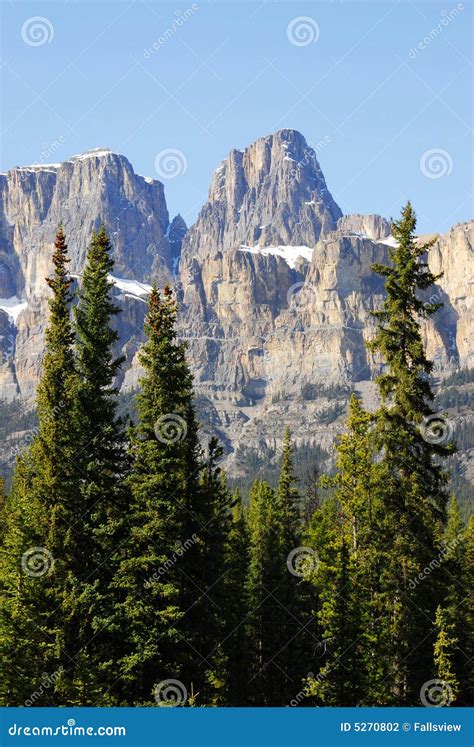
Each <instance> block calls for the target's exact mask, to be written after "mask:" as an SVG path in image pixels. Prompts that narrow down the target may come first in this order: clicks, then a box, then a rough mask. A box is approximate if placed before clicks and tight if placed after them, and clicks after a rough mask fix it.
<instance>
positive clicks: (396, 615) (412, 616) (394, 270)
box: [370, 203, 452, 705]
mask: <svg viewBox="0 0 474 747" xmlns="http://www.w3.org/2000/svg"><path fill="white" fill-rule="evenodd" d="M415 227H416V217H415V214H414V211H413V208H412V206H411V204H410V203H407V205H406V207H405V208H404V209H403V211H402V216H401V219H400V220H399V221H395V222H394V223H393V224H392V234H393V236H394V238H395V240H396V242H397V246H396V247H395V248H392V249H390V258H391V262H392V264H391V266H385V265H373V270H374V271H375V272H377V273H378V274H380V275H382V276H383V277H384V278H385V289H386V299H385V302H384V305H383V308H382V309H381V310H379V311H376V312H374V314H375V316H376V317H377V320H378V330H377V333H376V335H375V338H374V339H373V341H372V342H371V343H370V349H371V350H372V351H374V352H376V353H378V354H380V356H381V358H382V360H383V362H384V363H385V364H386V370H385V371H384V372H383V373H382V374H381V375H380V376H379V377H378V378H377V385H378V389H379V393H380V396H381V406H380V408H379V410H378V412H377V418H376V429H377V434H376V435H377V447H378V448H379V449H380V453H381V460H380V469H381V480H380V485H381V488H380V495H382V489H383V502H384V511H383V513H382V515H381V517H380V527H379V534H378V538H379V547H380V548H381V549H385V550H387V549H388V552H387V553H386V561H387V565H386V567H384V569H383V580H384V589H385V592H386V599H387V607H386V614H385V616H384V621H383V624H382V628H383V630H384V637H385V640H386V641H387V649H386V651H385V654H386V660H385V662H384V664H383V666H385V668H386V670H387V675H386V679H385V683H386V686H387V687H386V695H385V697H384V699H382V701H381V704H383V703H387V704H390V703H393V704H397V705H407V704H415V703H417V702H418V697H419V692H420V687H421V686H422V684H423V682H424V681H426V679H427V675H428V673H429V671H430V669H431V658H432V650H433V649H432V646H433V637H432V635H430V625H429V622H428V621H429V620H434V617H435V610H436V607H437V603H438V589H437V586H438V583H439V579H438V577H437V574H436V573H432V574H430V575H429V576H428V577H427V578H426V579H425V580H424V581H423V583H422V584H414V583H413V579H414V578H418V577H419V574H420V573H422V570H423V568H424V567H425V566H427V565H428V564H429V562H430V561H431V560H432V559H433V558H434V557H436V556H437V554H438V552H439V549H440V539H441V532H442V527H443V523H444V521H445V514H446V510H445V509H446V502H447V496H446V489H445V484H446V475H445V473H444V472H443V469H442V467H441V465H440V463H439V460H440V459H441V458H443V457H446V456H447V455H448V454H449V453H451V451H452V448H450V446H449V444H446V443H444V442H443V438H442V437H439V433H438V434H436V435H433V434H432V433H431V431H430V427H431V426H430V423H431V420H430V418H431V417H432V416H433V410H432V407H431V405H430V403H431V401H432V400H433V393H432V391H431V387H430V382H429V378H428V377H429V374H430V373H431V371H432V368H433V364H432V362H431V361H429V360H428V359H427V357H426V354H425V351H424V349H423V341H422V336H421V327H420V322H421V320H422V319H424V318H427V317H430V316H431V315H432V314H433V313H435V311H436V310H437V309H438V308H439V307H440V305H441V304H431V303H425V302H424V301H423V300H421V298H420V297H419V294H420V293H422V292H424V291H426V290H427V289H428V288H429V287H430V286H431V285H432V284H433V283H434V282H435V281H436V280H437V279H438V277H439V276H434V275H433V274H432V273H431V272H430V271H429V268H428V265H427V262H426V261H425V259H424V255H425V254H426V252H428V250H429V249H430V247H431V246H432V245H433V243H434V240H433V241H431V242H428V243H425V244H421V243H418V242H417V241H416V238H415ZM438 425H439V423H438Z"/></svg>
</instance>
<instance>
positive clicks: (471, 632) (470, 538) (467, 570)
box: [461, 514, 474, 706]
mask: <svg viewBox="0 0 474 747" xmlns="http://www.w3.org/2000/svg"><path fill="white" fill-rule="evenodd" d="M463 578H465V579H467V582H468V591H467V600H466V630H465V635H464V637H463V644H464V653H465V656H466V662H467V677H466V678H465V680H464V681H463V682H462V683H461V684H462V691H461V697H462V699H463V702H464V703H466V705H469V706H472V705H473V704H474V667H473V666H472V662H473V661H474V592H473V591H472V579H473V578H474V515H473V514H471V516H470V517H469V521H468V523H467V527H466V554H465V558H464V572H463Z"/></svg>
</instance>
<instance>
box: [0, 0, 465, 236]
mask: <svg viewBox="0 0 474 747" xmlns="http://www.w3.org/2000/svg"><path fill="white" fill-rule="evenodd" d="M1 8H2V15H3V18H2V21H3V39H2V54H1V57H2V62H3V67H2V76H3V94H2V113H1V131H2V135H1V146H2V169H8V168H11V167H12V166H14V165H25V164H29V163H35V162H39V161H41V160H43V161H44V160H50V161H61V160H65V159H67V158H68V157H69V156H71V155H74V154H77V153H80V152H82V151H84V150H87V149H89V148H93V147H97V146H108V147H110V148H112V149H113V150H115V151H118V152H121V153H124V154H125V155H126V156H127V157H128V159H129V160H130V161H131V163H132V165H133V166H134V168H135V171H137V172H138V173H140V174H144V175H148V176H153V177H155V178H158V177H157V174H156V171H155V158H156V156H157V154H158V153H160V152H161V151H162V150H163V149H168V148H174V149H178V150H180V151H181V152H182V153H183V154H184V155H185V157H186V161H187V171H186V173H185V174H182V175H179V176H176V177H175V178H172V179H163V181H164V183H165V189H166V195H167V200H168V206H169V210H170V213H171V214H172V215H173V214H175V213H176V212H178V211H180V212H181V213H182V214H183V215H184V217H185V218H186V220H187V222H188V223H190V222H192V221H193V220H194V219H195V217H196V215H197V212H198V210H199V208H200V206H201V205H202V203H203V202H204V200H205V199H206V196H207V190H208V186H209V181H210V175H211V172H212V171H213V170H214V168H216V166H217V165H218V163H219V161H220V160H221V159H222V158H224V157H225V156H226V155H227V154H228V152H229V150H230V149H231V148H234V147H236V148H243V147H245V146H246V145H247V144H249V143H251V142H252V141H253V140H255V139H256V138H258V137H260V136H262V135H265V134H268V133H270V132H272V131H274V130H276V129H281V128H284V127H292V128H295V129H298V130H300V131H301V132H302V133H303V134H304V135H305V137H306V138H307V140H308V141H310V142H311V143H313V144H314V145H316V144H317V143H320V146H319V149H318V158H319V161H320V163H321V167H322V169H323V172H324V174H325V176H326V180H327V182H328V186H329V188H330V190H331V191H332V193H333V195H334V197H335V199H336V200H337V202H338V203H339V204H340V206H341V208H342V210H343V211H344V212H360V213H368V212H377V213H381V214H382V215H385V216H387V217H389V216H391V215H395V214H397V212H398V210H399V208H400V206H401V204H402V203H403V201H404V200H406V199H407V198H408V197H410V198H411V199H412V201H413V202H414V204H415V207H416V209H417V212H418V216H419V229H420V230H421V231H431V230H436V231H445V230H447V229H448V228H449V227H450V226H451V225H452V224H454V223H456V222H459V221H462V220H466V219H468V218H470V217H471V213H472V161H473V157H472V156H473V154H472V93H471V86H472V5H471V4H470V3H469V2H468V0H464V2H463V3H461V4H458V3H457V2H454V0H445V1H444V2H442V3H439V2H436V1H434V2H432V1H431V0H429V1H426V2H419V1H418V2H417V0H413V2H405V1H404V0H402V1H401V2H398V3H397V2H391V1H390V2H377V1H374V2H351V1H350V0H343V1H341V0H332V1H331V0H327V1H326V2H298V1H297V0H293V1H292V2H273V1H272V0H266V1H262V0H256V1H255V2H254V1H253V0H252V1H249V2H246V1H244V0H242V1H241V2H224V1H219V0H212V2H211V0H209V2H208V1H207V0H199V2H197V3H196V4H195V5H194V8H195V10H192V8H193V3H192V2H190V1H189V0H183V1H182V2H178V1H177V2H175V3H168V2H156V1H153V0H146V2H117V1H116V0H114V1H109V2H83V0H66V2H63V0H58V1H57V2H48V1H47V0H44V1H43V0H42V1H41V2H21V1H19V0H17V1H16V2H15V3H13V2H8V1H7V0H3V1H2V3H1ZM196 8H197V9H196ZM186 9H191V11H192V12H190V13H188V18H187V20H185V21H184V22H182V23H181V25H180V26H179V27H178V26H175V29H176V30H173V22H174V21H176V19H177V18H179V17H180V13H181V14H184V12H185V11H186ZM452 9H457V12H456V13H454V14H451V15H450V13H451V11H452ZM34 16H41V17H42V18H43V19H46V22H45V21H40V24H42V28H40V30H39V36H38V35H36V36H35V33H36V34H38V32H37V31H36V32H35V30H34V29H30V30H29V28H28V23H27V22H28V19H30V18H31V17H34ZM301 16H306V17H308V18H309V20H308V21H306V22H305V23H306V24H307V25H308V26H309V33H310V34H312V37H309V40H310V43H307V44H304V43H303V42H305V41H308V37H305V36H304V29H303V30H301V29H300V33H301V35H300V34H299V32H298V25H297V24H296V26H295V25H294V27H295V30H294V34H295V35H294V36H293V37H292V38H293V41H294V40H296V41H297V42H299V44H294V43H291V41H290V40H289V38H288V25H289V24H290V23H291V22H292V20H293V19H295V18H299V17H301ZM442 19H444V22H443V21H442ZM25 23H26V26H25V27H24V24H25ZM316 24H317V26H316ZM30 25H31V23H30ZM22 28H23V35H22ZM167 29H171V30H172V33H171V34H168V38H167V39H166V40H165V41H164V43H163V41H162V43H161V46H160V47H159V49H157V50H155V51H154V52H153V53H152V54H148V55H146V54H144V52H145V49H149V48H151V47H152V45H153V43H154V42H157V43H159V39H160V37H162V36H163V34H165V32H166V30H167ZM433 29H437V33H431V37H430V32H432V30H433ZM30 32H31V34H32V36H30V37H29V36H28V34H29V33H30ZM42 33H43V34H44V36H43V37H41V34H42ZM290 36H291V27H290ZM316 37H317V40H316V41H315V43H313V39H316ZM425 37H426V38H427V39H428V41H427V43H425V44H424V46H425V48H424V49H421V50H417V51H416V52H415V53H414V52H413V51H412V52H411V53H410V50H415V49H416V46H417V44H418V43H419V42H422V41H423V39H424V38H425ZM25 38H26V39H28V40H29V42H30V43H28V42H27V41H25ZM45 39H46V41H45ZM31 41H33V42H34V45H32V44H31ZM40 41H45V43H42V44H40V43H38V42H40ZM53 143H56V152H55V153H54V154H52V155H51V157H50V158H46V159H45V157H44V156H42V155H41V153H42V151H45V150H48V149H51V145H52V144H53ZM58 143H59V145H58ZM321 144H322V145H321ZM439 150H441V154H440V155H439V156H438V155H437V153H435V154H434V155H432V154H430V153H429V152H430V151H436V152H437V151H439ZM427 153H428V155H424V154H427ZM420 160H422V161H423V168H421V166H420ZM423 171H425V172H427V173H428V174H429V176H426V174H424V173H423ZM430 177H431V178H430ZM433 177H437V178H433Z"/></svg>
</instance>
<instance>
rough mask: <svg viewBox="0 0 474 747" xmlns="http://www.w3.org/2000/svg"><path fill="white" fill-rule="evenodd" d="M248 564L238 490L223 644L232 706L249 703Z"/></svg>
mask: <svg viewBox="0 0 474 747" xmlns="http://www.w3.org/2000/svg"><path fill="white" fill-rule="evenodd" d="M248 564H249V531H248V526H247V521H246V517H245V514H244V509H243V506H242V499H241V497H240V493H239V492H238V491H236V492H235V493H234V496H233V510H232V525H231V528H230V531H229V535H228V539H227V550H226V558H225V629H224V637H223V644H222V648H223V651H224V652H225V662H226V671H227V677H226V680H227V689H226V693H225V697H226V700H225V704H226V705H228V706H244V705H248V682H249V646H248V639H247V635H246V632H247V617H248V602H247V594H246V589H245V584H246V578H247V570H248Z"/></svg>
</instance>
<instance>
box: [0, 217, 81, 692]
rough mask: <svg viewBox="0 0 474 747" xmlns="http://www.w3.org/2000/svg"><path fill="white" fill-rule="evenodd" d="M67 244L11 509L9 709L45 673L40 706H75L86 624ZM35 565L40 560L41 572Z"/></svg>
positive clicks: (62, 247) (53, 280)
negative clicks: (33, 427)
mask: <svg viewBox="0 0 474 747" xmlns="http://www.w3.org/2000/svg"><path fill="white" fill-rule="evenodd" d="M67 262H68V259H67V246H66V242H65V237H64V233H63V231H62V228H61V227H60V228H59V229H58V233H57V237H56V242H55V251H54V254H53V266H54V272H53V275H52V276H51V277H49V278H47V283H48V285H49V287H50V288H51V290H52V297H51V299H50V301H49V310H50V318H49V324H48V327H47V329H46V351H45V355H44V360H43V372H42V377H41V381H40V383H39V386H38V391H37V411H38V432H37V434H36V435H35V438H34V440H33V442H32V444H31V446H30V448H29V449H28V450H27V451H26V452H25V453H24V454H22V456H21V457H20V458H19V459H18V462H17V467H16V470H15V477H14V482H13V487H12V491H11V494H10V496H9V498H8V501H7V506H6V531H5V540H4V550H5V552H4V553H2V555H3V556H4V564H3V567H2V574H1V582H2V587H3V589H2V591H3V593H4V595H5V599H6V604H5V607H4V610H3V616H2V624H1V626H0V630H1V636H2V647H3V650H4V651H5V657H4V660H3V662H2V664H3V667H4V670H3V671H2V673H1V674H2V676H1V677H0V679H1V680H2V683H3V687H4V693H3V702H4V703H5V704H21V703H24V702H26V701H27V700H28V698H29V696H30V694H31V693H32V691H33V690H34V689H35V685H37V683H39V682H41V677H42V674H43V673H44V672H46V673H47V674H49V675H52V674H53V673H57V674H58V679H57V681H56V683H55V687H54V689H53V690H49V691H47V692H46V693H44V694H43V695H42V697H41V698H40V699H39V702H37V703H36V705H41V704H43V705H44V704H55V703H57V702H59V703H68V702H71V700H70V698H72V699H73V700H74V695H72V692H73V691H74V690H75V685H74V679H75V673H76V671H77V669H78V668H80V666H81V663H80V662H78V661H74V660H72V659H71V657H70V652H71V651H73V650H74V643H75V641H76V639H77V636H78V634H79V631H80V628H81V625H82V621H81V619H80V616H79V615H78V614H77V612H78V598H79V596H80V583H81V577H82V566H83V563H84V561H85V558H84V555H83V551H82V550H81V549H80V548H81V543H80V542H79V548H78V541H77V538H78V535H79V536H80V534H81V529H80V526H81V525H80V521H79V524H78V518H79V519H80V517H81V512H82V511H81V509H82V505H81V496H80V491H79V483H80V479H79V475H80V469H79V468H78V456H79V454H78V445H79V443H80V441H79V433H80V426H79V424H80V415H79V411H78V407H77V391H78V377H77V374H76V371H75V366H74V356H73V347H72V346H73V341H74V335H73V331H72V328H71V323H70V319H69V304H70V300H71V298H70V293H69V288H70V285H71V280H70V278H69V277H68V274H67ZM33 559H36V560H37V566H38V568H36V567H32V566H34V563H33Z"/></svg>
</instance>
